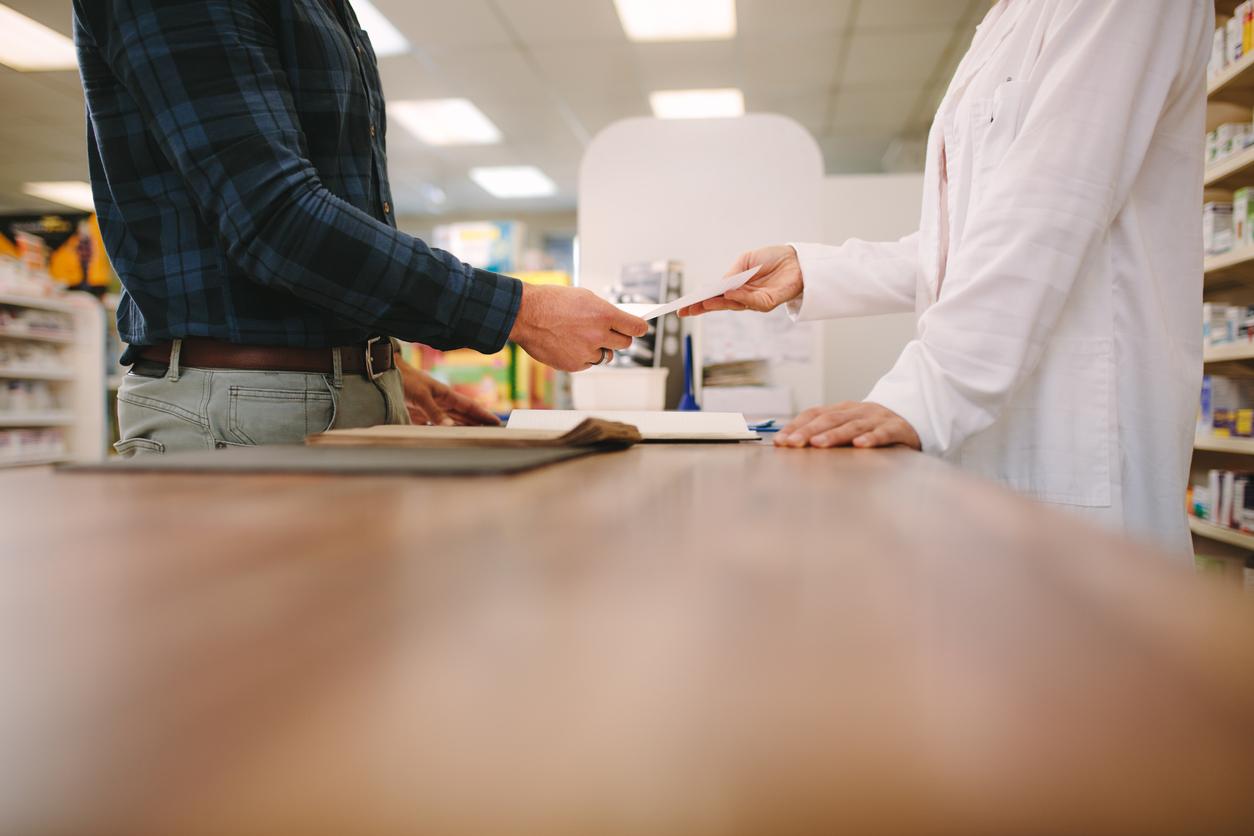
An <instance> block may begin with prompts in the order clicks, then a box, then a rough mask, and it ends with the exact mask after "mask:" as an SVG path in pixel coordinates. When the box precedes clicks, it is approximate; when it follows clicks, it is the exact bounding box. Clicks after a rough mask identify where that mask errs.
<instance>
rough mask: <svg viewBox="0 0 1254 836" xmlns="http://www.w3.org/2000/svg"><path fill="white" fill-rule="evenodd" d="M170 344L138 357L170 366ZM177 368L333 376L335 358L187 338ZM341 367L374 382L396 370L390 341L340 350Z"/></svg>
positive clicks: (321, 352) (327, 353)
mask: <svg viewBox="0 0 1254 836" xmlns="http://www.w3.org/2000/svg"><path fill="white" fill-rule="evenodd" d="M172 348H173V345H172V344H171V343H158V344H157V345H149V346H144V347H143V348H141V349H140V351H139V356H140V357H142V358H144V359H145V360H151V361H152V362H154V363H162V364H164V365H166V366H168V365H169V364H170V350H171V349H172ZM179 366H180V367H183V366H186V367H190V368H198V369H237V370H240V371H265V372H309V373H312V374H333V373H334V372H335V358H334V353H333V349H330V348H292V347H285V346H265V345H236V344H235V343H228V342H223V341H221V340H210V339H205V338H202V337H188V338H187V339H185V340H183V344H182V347H180V348H179ZM340 368H341V370H342V371H343V373H344V374H360V375H365V376H366V377H368V378H370V379H371V380H377V379H378V378H379V376H380V375H382V374H383V373H384V372H388V371H391V370H392V369H394V368H396V360H395V358H394V357H393V356H392V341H391V340H389V339H386V338H384V337H375V338H374V339H372V340H370V341H369V342H367V343H366V344H365V345H354V346H344V347H342V348H340Z"/></svg>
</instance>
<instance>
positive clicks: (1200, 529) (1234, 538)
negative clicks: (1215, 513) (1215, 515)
mask: <svg viewBox="0 0 1254 836" xmlns="http://www.w3.org/2000/svg"><path fill="white" fill-rule="evenodd" d="M1189 529H1190V530H1191V531H1192V532H1193V533H1194V534H1196V535H1197V536H1199V537H1205V538H1206V539H1207V540H1218V541H1219V542H1220V543H1227V544H1228V545H1230V546H1236V547H1237V548H1241V549H1248V550H1250V551H1254V535H1251V534H1246V533H1245V532H1243V531H1238V530H1237V529H1235V528H1228V527H1226V526H1222V525H1215V524H1214V523H1212V522H1207V521H1206V520H1203V519H1199V518H1197V517H1195V516H1192V515H1190V516H1189Z"/></svg>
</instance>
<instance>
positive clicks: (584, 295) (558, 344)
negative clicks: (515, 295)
mask: <svg viewBox="0 0 1254 836" xmlns="http://www.w3.org/2000/svg"><path fill="white" fill-rule="evenodd" d="M648 330H649V324H648V323H647V322H645V321H644V320H643V319H640V318H639V317H635V316H631V315H629V314H625V313H623V312H622V311H620V310H619V309H618V308H616V307H614V306H613V305H611V304H610V303H609V302H606V301H605V300H604V299H602V298H601V297H599V296H597V295H596V294H595V293H593V292H592V291H590V290H584V289H580V288H571V287H553V286H547V285H524V286H523V297H522V306H521V307H519V309H518V318H517V319H516V320H515V321H514V330H513V331H511V332H510V335H509V337H510V339H511V340H513V341H514V342H516V343H518V344H519V345H521V346H522V347H523V349H524V350H526V352H527V353H528V354H530V355H531V356H532V357H534V358H536V359H537V360H539V361H540V362H541V363H544V364H545V365H546V366H552V367H553V368H555V369H559V370H561V371H564V372H578V371H583V370H584V369H587V368H589V367H591V366H595V365H598V364H599V363H600V362H601V359H602V356H603V355H602V352H601V349H603V348H608V349H611V350H622V349H625V348H628V347H630V346H631V340H632V337H643V336H644V335H645V334H646V333H647V332H648Z"/></svg>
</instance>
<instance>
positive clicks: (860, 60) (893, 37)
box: [840, 29, 953, 85]
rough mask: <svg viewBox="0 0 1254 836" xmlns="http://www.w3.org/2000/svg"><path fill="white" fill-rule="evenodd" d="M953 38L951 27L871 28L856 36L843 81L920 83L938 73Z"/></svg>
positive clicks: (860, 82) (855, 82) (853, 82)
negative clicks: (881, 29)
mask: <svg viewBox="0 0 1254 836" xmlns="http://www.w3.org/2000/svg"><path fill="white" fill-rule="evenodd" d="M952 39H953V32H951V31H950V30H947V29H914V30H905V31H878V30H876V31H870V32H858V33H856V34H855V35H854V37H853V41H852V43H851V45H850V48H849V60H848V63H847V64H846V65H845V72H844V76H843V77H842V78H841V80H840V81H841V83H842V84H886V83H890V82H917V83H919V84H920V85H922V84H923V83H924V82H927V81H929V80H930V79H931V78H932V76H933V74H934V73H935V72H936V69H937V67H938V66H939V64H940V62H941V59H942V58H943V57H944V54H945V49H946V48H947V47H948V46H949V42H950V41H951V40H952Z"/></svg>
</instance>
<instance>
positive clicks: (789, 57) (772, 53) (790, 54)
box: [740, 34, 842, 88]
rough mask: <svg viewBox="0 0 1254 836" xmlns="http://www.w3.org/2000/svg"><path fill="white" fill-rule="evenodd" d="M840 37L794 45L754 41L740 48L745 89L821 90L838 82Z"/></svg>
mask: <svg viewBox="0 0 1254 836" xmlns="http://www.w3.org/2000/svg"><path fill="white" fill-rule="evenodd" d="M841 49H842V47H841V36H839V35H835V34H832V35H817V36H815V35H806V36H804V37H798V38H796V39H794V40H792V41H777V40H771V39H755V40H747V41H742V42H741V44H740V62H741V67H742V70H743V72H742V76H743V79H744V84H745V85H746V86H753V85H758V84H761V85H772V86H774V85H778V86H782V87H793V88H801V87H808V88H813V87H820V86H827V85H830V84H832V83H833V82H834V81H835V79H836V72H837V70H838V69H839V64H840V57H841Z"/></svg>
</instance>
